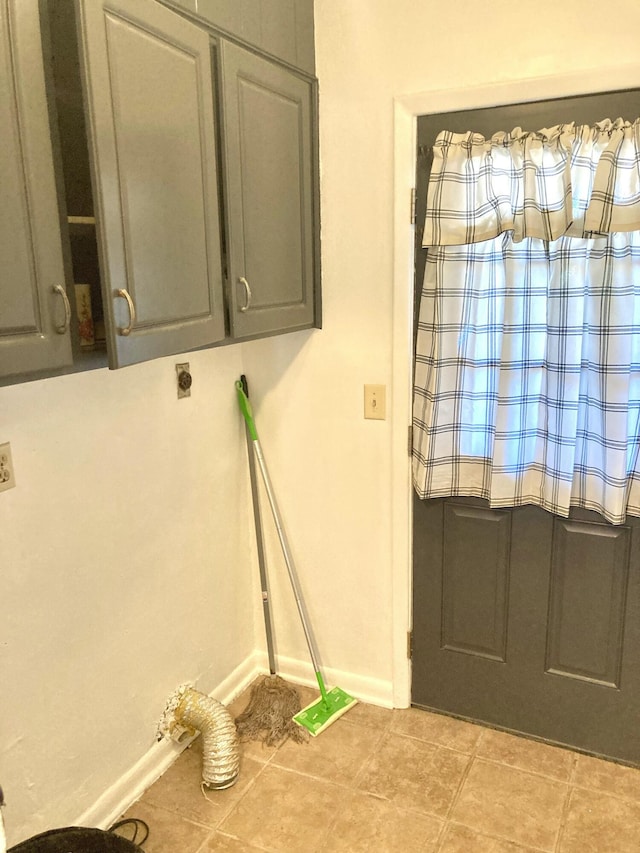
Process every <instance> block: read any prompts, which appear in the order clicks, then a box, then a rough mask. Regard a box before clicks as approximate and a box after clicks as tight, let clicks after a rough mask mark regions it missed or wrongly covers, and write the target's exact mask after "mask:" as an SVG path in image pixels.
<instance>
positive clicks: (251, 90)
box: [220, 42, 315, 338]
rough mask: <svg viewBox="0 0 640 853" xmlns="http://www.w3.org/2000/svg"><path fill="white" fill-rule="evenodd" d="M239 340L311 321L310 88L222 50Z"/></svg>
mask: <svg viewBox="0 0 640 853" xmlns="http://www.w3.org/2000/svg"><path fill="white" fill-rule="evenodd" d="M220 55H221V67H222V100H223V109H224V122H223V131H224V163H225V176H226V180H225V202H226V208H227V227H228V269H227V275H228V293H229V296H228V300H229V311H230V321H231V332H232V335H233V337H235V338H243V337H250V336H252V335H258V334H268V333H270V332H277V331H286V330H293V329H300V328H307V327H309V326H311V325H313V322H314V273H315V257H314V251H315V246H314V239H315V238H314V196H313V193H314V160H313V133H312V131H313V100H312V99H313V84H312V83H311V82H310V81H308V80H306V79H304V78H302V77H299V76H298V75H296V74H294V73H293V72H289V71H287V69H285V68H282V67H280V66H277V65H275V64H273V63H271V62H269V61H267V60H265V59H262V58H261V57H259V56H256V55H254V54H252V53H249V52H248V51H246V50H243V49H242V48H240V47H237V46H236V45H232V44H229V43H226V42H224V43H221V45H220Z"/></svg>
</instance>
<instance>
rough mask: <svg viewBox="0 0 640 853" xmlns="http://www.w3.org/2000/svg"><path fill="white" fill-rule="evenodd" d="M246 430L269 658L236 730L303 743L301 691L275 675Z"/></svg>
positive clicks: (246, 736)
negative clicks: (299, 715) (299, 722)
mask: <svg viewBox="0 0 640 853" xmlns="http://www.w3.org/2000/svg"><path fill="white" fill-rule="evenodd" d="M240 384H241V386H242V391H243V393H244V395H245V396H246V397H247V399H248V398H249V387H248V385H247V379H246V377H245V376H241V377H240ZM245 431H246V435H247V454H248V456H249V478H250V480H251V498H252V501H253V519H254V522H255V528H256V547H257V551H258V565H259V568H260V586H261V588H262V610H263V615H264V627H265V633H266V637H267V654H268V657H269V675H265V676H264V677H263V678H261V679H260V680H259V681H257V682H256V683H255V684H254V685H253V687H252V688H251V693H250V695H249V704H248V705H247V707H246V708H245V710H244V711H243V712H242V713H241V714H240V715H239V716H238V717H236V729H237V730H238V735H239V737H240V738H241V739H242V740H261V741H263V743H264V744H265V745H266V746H278V745H279V744H280V743H283V742H284V741H285V740H287V739H288V738H291V740H293V741H295V742H296V743H302V742H303V741H305V740H306V739H307V737H306V733H305V732H304V730H303V729H301V728H300V727H299V726H297V725H296V724H295V723H294V721H293V717H294V715H295V714H297V713H298V712H299V711H300V697H299V696H298V691H297V690H296V689H295V687H292V686H291V685H290V684H287V682H286V681H285V680H284V679H283V678H280V676H279V675H276V663H275V654H274V649H273V627H272V623H271V607H270V602H269V585H268V582H267V564H266V560H265V556H264V540H263V538H262V523H261V518H260V501H259V498H258V481H257V477H256V462H255V458H254V455H253V443H252V440H251V433H250V431H249V425H248V424H247V423H245Z"/></svg>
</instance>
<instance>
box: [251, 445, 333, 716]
mask: <svg viewBox="0 0 640 853" xmlns="http://www.w3.org/2000/svg"><path fill="white" fill-rule="evenodd" d="M253 448H254V450H255V452H256V459H257V460H258V467H259V468H260V473H261V474H262V481H263V482H264V488H265V491H266V493H267V498H268V499H269V505H270V506H271V512H272V514H273V520H274V522H275V525H276V530H277V531H278V539H279V540H280V546H281V547H282V554H283V556H284V561H285V563H286V566H287V573H288V575H289V581H290V583H291V588H292V590H293V596H294V598H295V600H296V605H297V607H298V614H299V616H300V621H301V622H302V629H303V631H304V636H305V639H306V641H307V647H308V649H309V655H310V657H311V663H312V664H313V670H314V672H315V674H316V680H317V682H318V687H319V688H320V693H321V694H322V698H323V699H324V701H325V702H326V703H328V701H329V700H328V698H327V689H326V687H325V685H324V680H323V678H322V673H321V672H320V665H319V663H318V659H317V658H316V653H315V650H314V647H313V638H312V636H311V629H310V626H309V623H308V621H307V616H306V614H305V612H304V606H303V604H302V595H301V593H300V588H299V586H298V579H297V574H296V569H295V565H294V563H293V557H292V556H291V552H290V550H289V543H288V542H287V535H286V533H285V532H284V527H283V526H282V520H281V518H280V512H279V510H278V504H277V502H276V496H275V494H274V491H273V487H272V486H271V479H270V478H269V472H268V471H267V465H266V463H265V461H264V456H263V454H262V447H261V446H260V440H259V439H258V437H257V434H256V435H255V437H254V439H253Z"/></svg>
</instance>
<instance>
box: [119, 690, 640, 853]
mask: <svg viewBox="0 0 640 853" xmlns="http://www.w3.org/2000/svg"><path fill="white" fill-rule="evenodd" d="M301 694H302V699H303V704H306V703H307V702H309V701H311V700H312V699H314V698H315V696H316V694H315V693H314V692H313V691H307V690H306V689H304V688H303V689H301ZM247 699H248V694H244V696H243V697H240V699H239V700H237V702H235V703H234V704H233V706H232V707H231V711H232V712H233V713H234V714H237V713H239V712H240V710H242V708H243V707H244V704H245V703H246V701H247ZM200 762H201V754H200V747H199V741H198V740H197V741H195V742H194V744H193V745H192V746H191V747H190V748H189V749H187V750H185V752H184V753H182V755H181V756H180V758H179V759H178V760H177V761H176V762H175V764H174V765H173V766H172V767H171V768H170V769H169V770H168V771H167V772H166V773H165V774H164V776H162V777H161V778H160V779H159V780H158V781H157V782H156V783H155V784H154V785H152V787H151V788H149V789H148V790H147V791H146V792H145V794H144V795H143V796H142V797H141V799H140V800H139V801H138V802H137V803H136V804H135V805H133V806H132V807H131V809H130V810H129V811H128V812H127V816H130V817H139V818H142V819H143V820H145V821H146V822H147V823H148V824H149V826H150V830H151V834H150V836H149V839H148V841H147V842H146V844H145V848H144V849H145V851H146V853H209V851H226V853H239V851H248V853H251V851H259V850H262V851H285V852H286V853H296V851H305V853H312V851H328V850H330V851H332V853H333V851H346V853H359V851H366V853H373V851H376V853H394V851H400V853H412V851H424V853H533V851H547V853H638V851H640V770H635V769H632V768H628V767H622V766H620V765H616V764H614V763H611V762H607V761H601V760H599V759H596V758H591V757H588V756H584V755H579V754H577V753H573V752H571V751H568V750H564V749H559V748H556V747H551V746H548V745H545V744H540V743H536V742H534V741H530V740H527V739H525V738H520V737H514V736H513V735H508V734H505V733H502V732H496V731H493V730H492V729H488V728H484V727H482V726H476V725H472V724H471V723H465V722H462V721H460V720H455V719H452V718H449V717H445V716H442V715H439V714H429V713H427V712H425V711H419V710H417V709H409V710H395V711H390V710H385V709H383V708H378V707H375V706H372V705H363V704H360V705H357V706H355V707H354V708H353V709H351V710H350V711H349V712H348V713H347V714H345V715H344V716H343V717H342V718H340V719H339V720H337V721H336V722H335V723H334V724H333V725H332V726H331V727H330V728H328V729H327V730H326V731H324V732H323V733H322V734H321V735H320V736H319V737H317V738H315V739H312V740H310V741H309V743H308V744H302V745H297V744H293V743H291V742H287V743H285V744H283V745H282V746H281V747H280V748H278V749H267V748H265V747H263V746H262V745H261V744H259V743H249V744H244V745H243V746H242V763H241V771H240V777H239V779H238V782H237V783H236V785H235V786H234V787H233V788H230V789H228V790H226V791H217V792H207V794H206V795H205V794H203V792H202V790H201V788H200Z"/></svg>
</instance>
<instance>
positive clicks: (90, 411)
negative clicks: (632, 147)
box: [0, 347, 254, 843]
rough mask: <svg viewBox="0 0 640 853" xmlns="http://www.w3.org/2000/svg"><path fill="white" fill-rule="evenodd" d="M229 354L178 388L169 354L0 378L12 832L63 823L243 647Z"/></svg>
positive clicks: (241, 477) (242, 478)
mask: <svg viewBox="0 0 640 853" xmlns="http://www.w3.org/2000/svg"><path fill="white" fill-rule="evenodd" d="M240 357H241V351H240V349H239V348H238V347H231V348H225V349H218V350H212V351H209V352H201V353H193V354H190V355H189V356H188V359H189V361H190V364H191V368H192V374H193V378H194V383H193V389H192V396H191V398H190V399H185V400H180V401H179V400H178V399H177V396H176V372H175V367H174V363H175V362H176V361H180V360H181V359H173V358H172V359H161V360H158V361H155V362H152V363H149V364H145V365H139V366H136V367H131V368H126V369H124V370H121V371H107V370H99V371H92V372H90V373H85V374H78V375H75V376H67V377H64V378H56V379H49V380H45V381H39V382H30V383H26V384H24V385H16V386H12V387H8V388H2V389H0V436H1V439H0V440H1V441H10V442H11V448H12V455H13V461H14V465H15V472H16V483H17V485H16V487H15V488H14V489H12V490H10V491H7V492H3V493H2V494H1V495H0V497H1V498H2V500H1V501H0V531H1V535H0V566H1V568H2V572H1V576H0V685H1V702H0V721H1V722H0V782H1V784H2V786H3V788H4V791H5V797H6V800H7V808H6V809H5V810H4V817H5V822H6V824H7V829H8V834H9V842H10V843H13V842H15V841H17V840H18V839H21V838H24V837H25V836H29V835H31V834H33V833H35V832H37V831H41V830H44V829H47V828H51V827H54V826H60V825H65V824H68V823H70V822H73V821H75V820H76V819H77V818H78V817H79V815H81V814H82V813H83V812H84V811H85V810H87V809H90V808H91V807H92V806H93V804H94V803H95V801H96V800H97V799H98V798H99V797H100V796H101V794H102V792H103V791H104V790H105V789H108V788H109V787H110V786H112V785H114V784H115V783H116V782H117V781H118V780H119V779H120V777H122V776H123V774H124V773H125V772H126V771H128V770H129V769H130V768H131V767H132V766H133V765H134V764H135V763H136V762H137V761H138V760H140V759H142V758H143V757H144V756H145V755H146V754H147V753H148V751H149V749H150V748H151V747H152V746H153V745H154V742H155V735H156V724H157V722H158V721H159V719H160V716H161V714H162V711H163V710H164V707H165V703H166V701H167V699H168V697H169V695H170V694H171V693H172V692H173V691H174V690H175V689H176V687H178V685H180V684H182V683H185V682H194V683H195V684H196V686H197V687H198V688H199V689H201V690H203V691H204V692H209V691H211V690H213V689H214V688H216V687H218V685H220V684H221V683H222V682H223V681H224V679H226V678H228V677H229V675H230V674H231V673H232V672H233V671H234V670H235V669H236V668H237V667H238V666H241V665H242V663H243V662H244V661H245V660H246V659H247V657H248V656H250V655H251V653H252V651H253V648H254V634H253V631H254V627H253V626H254V605H253V600H254V595H253V591H254V584H253V580H252V559H251V555H250V553H249V539H248V537H247V535H246V530H247V521H248V499H247V491H246V458H245V446H244V433H243V431H242V429H241V424H240V423H239V419H238V412H237V407H236V402H235V392H234V388H233V383H234V381H235V380H236V379H237V378H238V376H239V375H240V373H241V367H240ZM239 472H241V473H240V474H239ZM220 698H222V697H220Z"/></svg>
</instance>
